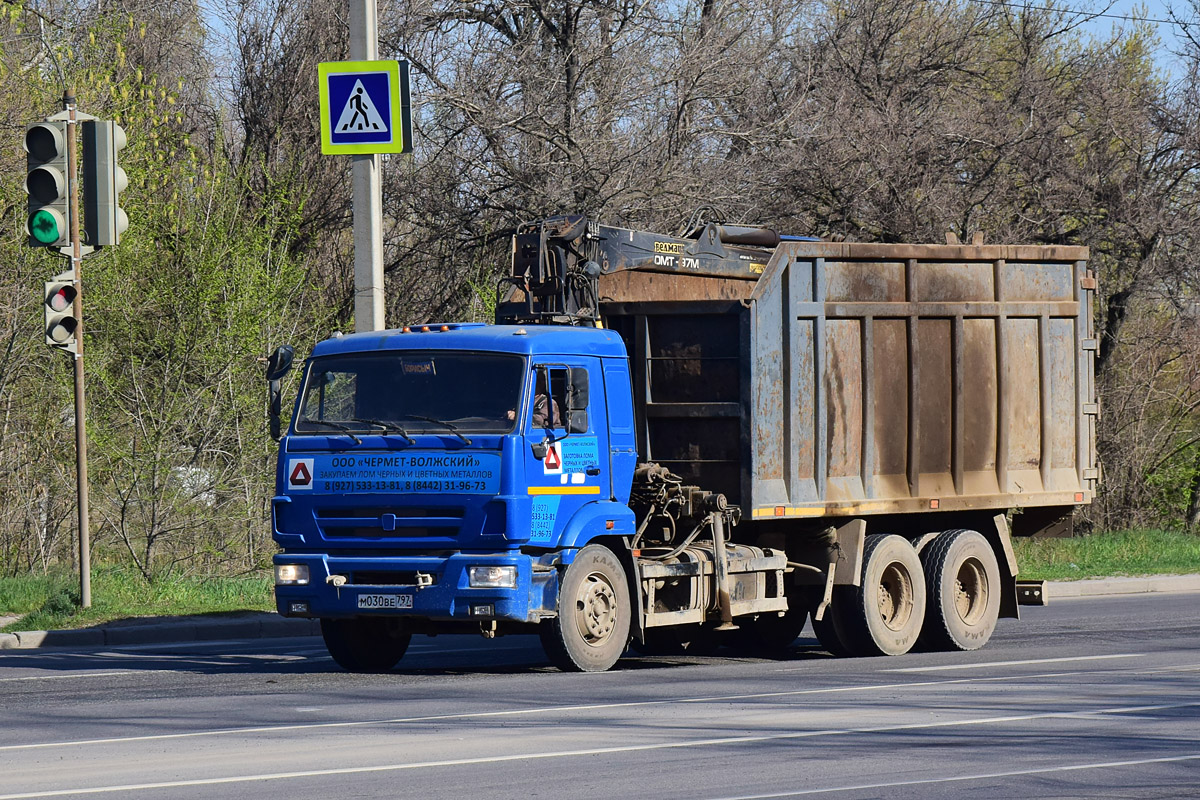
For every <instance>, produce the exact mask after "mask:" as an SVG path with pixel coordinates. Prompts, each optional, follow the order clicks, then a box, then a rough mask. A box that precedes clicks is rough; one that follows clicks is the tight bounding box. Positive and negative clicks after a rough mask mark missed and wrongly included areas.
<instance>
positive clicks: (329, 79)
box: [318, 61, 412, 153]
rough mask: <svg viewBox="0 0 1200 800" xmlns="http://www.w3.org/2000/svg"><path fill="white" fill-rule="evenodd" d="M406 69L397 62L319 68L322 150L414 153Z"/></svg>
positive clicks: (339, 63)
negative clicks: (412, 151)
mask: <svg viewBox="0 0 1200 800" xmlns="http://www.w3.org/2000/svg"><path fill="white" fill-rule="evenodd" d="M407 67H408V64H406V63H404V64H402V63H401V62H397V61H335V62H327V63H323V64H320V65H318V73H319V75H320V79H321V80H320V94H321V152H322V153H406V152H411V150H412V144H411V138H412V137H411V122H410V118H409V112H408V102H407V100H408V80H407V79H408V69H407Z"/></svg>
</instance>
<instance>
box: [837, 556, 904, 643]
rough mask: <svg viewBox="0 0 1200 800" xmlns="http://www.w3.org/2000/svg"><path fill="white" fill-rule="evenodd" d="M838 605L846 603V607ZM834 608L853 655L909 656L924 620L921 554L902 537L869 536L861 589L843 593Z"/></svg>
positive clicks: (850, 589)
mask: <svg viewBox="0 0 1200 800" xmlns="http://www.w3.org/2000/svg"><path fill="white" fill-rule="evenodd" d="M839 601H840V602H842V603H845V605H843V606H842V608H841V609H838V608H837V606H838V605H839ZM833 605H834V608H833V609H832V610H833V611H834V614H835V619H836V620H838V621H840V622H843V623H844V625H845V633H846V637H845V638H846V640H847V641H846V642H845V644H846V645H847V647H848V649H849V650H850V654H851V655H856V656H898V655H902V654H904V653H907V652H908V651H909V650H911V649H912V647H913V645H914V644H916V643H917V637H918V636H919V635H920V633H921V626H922V623H923V622H924V620H925V573H924V570H923V569H922V567H921V559H920V557H919V556H918V555H917V551H916V550H914V549H913V546H912V545H911V544H910V543H909V542H908V540H907V539H904V538H903V537H901V536H896V535H894V534H890V535H889V534H873V535H871V536H868V537H867V538H866V543H865V544H864V546H863V576H862V583H861V585H860V586H855V587H845V588H844V589H842V590H841V591H839V592H838V593H837V596H836V597H835V599H834V603H833Z"/></svg>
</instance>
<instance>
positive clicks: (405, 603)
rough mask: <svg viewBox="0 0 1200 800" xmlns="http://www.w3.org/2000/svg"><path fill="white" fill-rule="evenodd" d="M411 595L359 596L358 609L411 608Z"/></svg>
mask: <svg viewBox="0 0 1200 800" xmlns="http://www.w3.org/2000/svg"><path fill="white" fill-rule="evenodd" d="M412 600H413V596H412V595H411V594H360V595H359V596H358V607H359V608H412Z"/></svg>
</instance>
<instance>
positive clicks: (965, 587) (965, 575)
mask: <svg viewBox="0 0 1200 800" xmlns="http://www.w3.org/2000/svg"><path fill="white" fill-rule="evenodd" d="M987 604H988V582H987V572H986V571H985V570H984V568H983V564H981V563H980V562H979V561H978V560H977V559H974V558H969V559H967V560H966V561H964V562H963V564H962V566H961V567H959V568H958V574H957V575H955V576H954V609H955V611H957V612H958V617H959V619H961V620H962V621H963V622H965V623H966V624H968V625H974V624H976V623H977V622H979V620H980V619H982V618H983V615H984V612H985V610H986V609H987Z"/></svg>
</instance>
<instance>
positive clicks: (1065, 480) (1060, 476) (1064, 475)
mask: <svg viewBox="0 0 1200 800" xmlns="http://www.w3.org/2000/svg"><path fill="white" fill-rule="evenodd" d="M1048 346H1049V348H1050V353H1049V356H1050V357H1049V364H1050V425H1051V429H1050V485H1049V486H1047V487H1046V488H1047V489H1048V490H1051V491H1056V490H1061V491H1069V490H1074V489H1076V488H1080V487H1079V479H1078V472H1077V470H1076V453H1077V448H1076V419H1075V414H1076V403H1077V396H1078V393H1077V389H1076V386H1075V352H1076V351H1075V320H1074V319H1053V318H1052V319H1051V320H1050V335H1049V342H1048Z"/></svg>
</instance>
